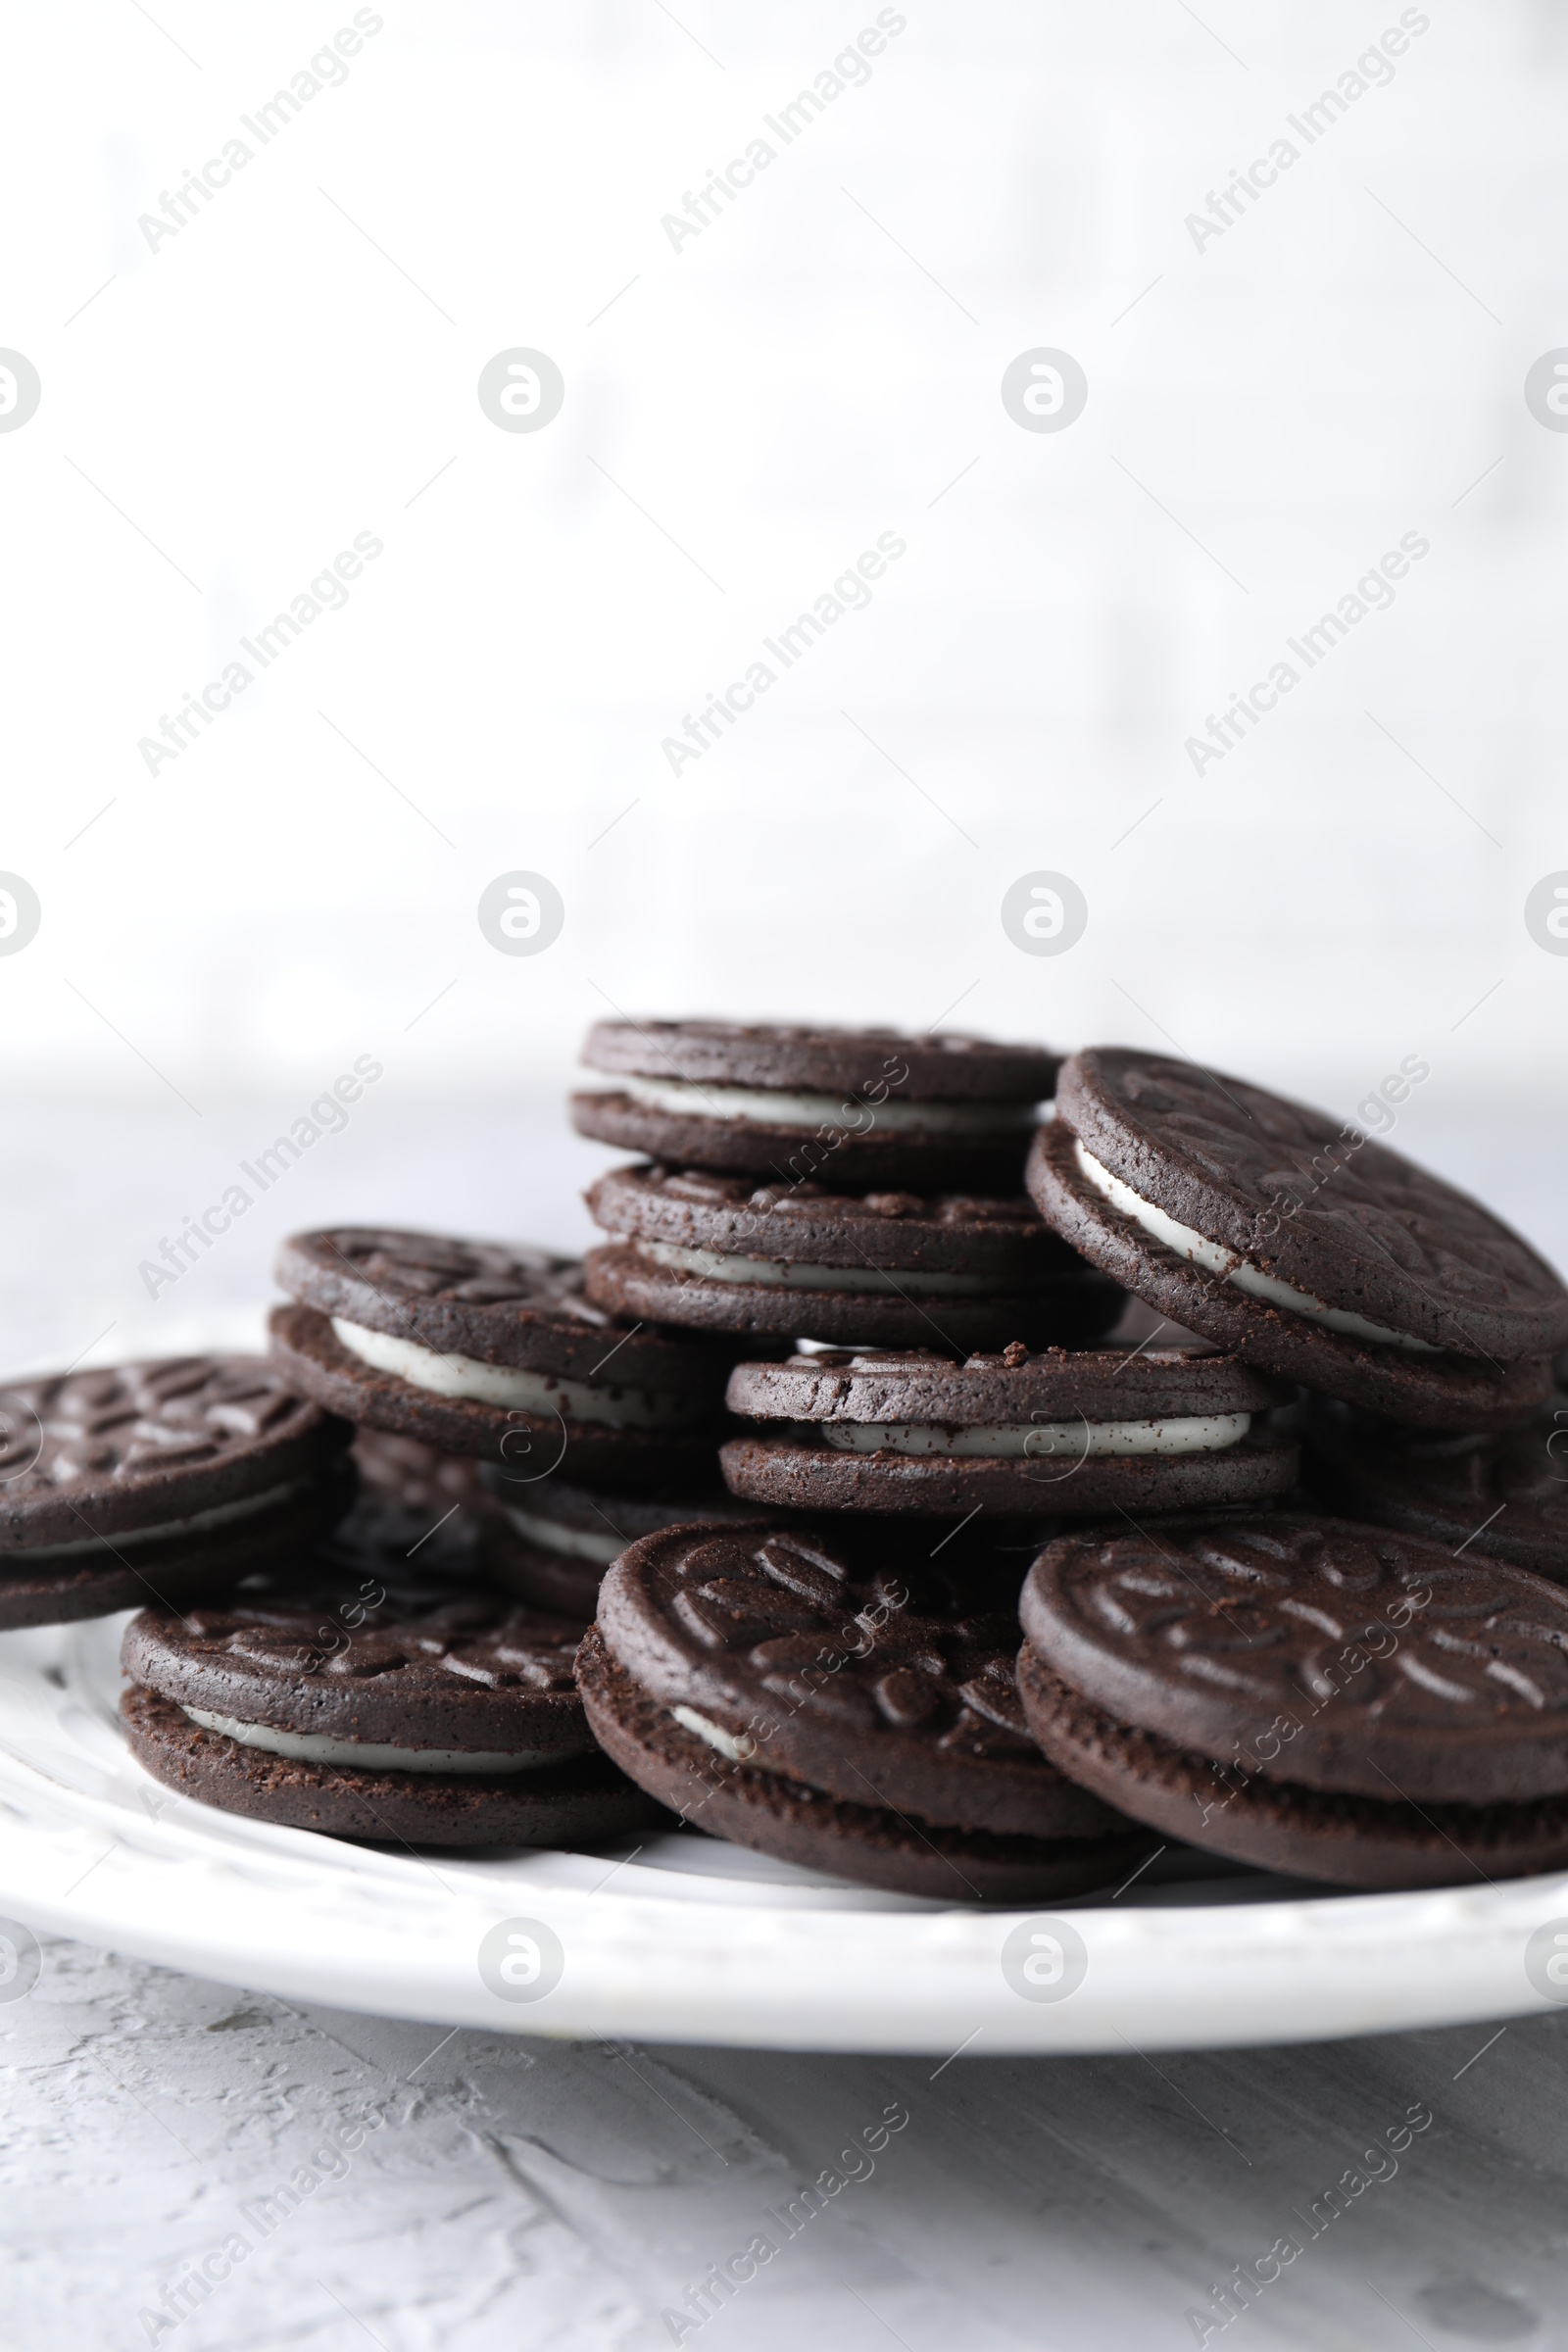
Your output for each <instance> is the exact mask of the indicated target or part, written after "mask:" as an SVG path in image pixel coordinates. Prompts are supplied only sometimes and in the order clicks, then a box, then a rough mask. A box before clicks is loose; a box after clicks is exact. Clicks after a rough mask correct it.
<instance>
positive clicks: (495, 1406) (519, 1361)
mask: <svg viewBox="0 0 1568 2352" xmlns="http://www.w3.org/2000/svg"><path fill="white" fill-rule="evenodd" d="M277 1279H278V1282H279V1284H280V1285H281V1287H282V1288H283V1289H284V1290H286V1291H288V1292H289V1293H290V1294H291V1296H292V1297H293V1298H294V1299H295V1300H296V1301H297V1302H298V1303H296V1304H295V1305H293V1306H284V1307H278V1308H276V1309H274V1311H273V1314H272V1318H271V1326H270V1329H271V1348H272V1356H273V1360H274V1362H275V1363H277V1365H278V1366H279V1367H280V1369H281V1370H282V1371H283V1373H284V1374H285V1376H286V1377H287V1379H288V1380H289V1381H290V1382H291V1383H292V1384H293V1385H294V1386H295V1387H297V1388H299V1389H301V1390H303V1391H304V1393H305V1394H306V1395H307V1396H309V1397H315V1398H317V1400H318V1401H319V1403H322V1404H325V1405H327V1406H328V1407H330V1409H331V1410H333V1411H334V1412H340V1413H345V1414H347V1415H349V1416H350V1418H351V1419H353V1420H356V1421H363V1422H368V1424H369V1425H370V1427H371V1428H373V1429H379V1430H384V1431H388V1432H391V1433H392V1434H394V1435H397V1436H401V1437H410V1438H417V1439H418V1440H419V1441H421V1443H423V1444H425V1445H428V1446H435V1447H437V1448H438V1449H440V1450H442V1451H444V1452H449V1453H463V1454H472V1455H476V1456H480V1457H483V1458H485V1459H488V1460H490V1461H492V1462H498V1463H500V1464H502V1465H503V1466H504V1467H505V1468H506V1469H507V1470H508V1472H509V1474H510V1475H511V1476H512V1477H513V1478H514V1479H515V1480H521V1479H524V1478H528V1477H546V1476H548V1475H549V1474H550V1473H551V1472H552V1471H553V1470H556V1469H560V1468H563V1467H564V1468H565V1469H566V1470H567V1471H568V1474H570V1473H575V1474H576V1475H577V1476H578V1477H581V1478H585V1479H589V1480H592V1481H595V1482H600V1481H602V1482H603V1483H605V1484H606V1485H625V1484H630V1485H633V1486H635V1485H638V1484H640V1483H643V1482H645V1481H646V1480H648V1479H650V1478H653V1479H659V1478H666V1477H669V1476H671V1475H676V1476H678V1475H680V1473H681V1471H682V1470H683V1468H685V1467H686V1466H687V1465H690V1466H691V1467H692V1468H693V1469H699V1468H703V1467H706V1466H707V1465H708V1464H709V1463H711V1460H712V1448H713V1446H714V1445H715V1444H716V1442H717V1435H718V1431H719V1429H720V1427H721V1422H720V1416H719V1409H718V1408H719V1393H720V1389H721V1386H722V1381H723V1370H724V1367H725V1365H726V1364H727V1363H728V1361H729V1358H728V1356H727V1354H724V1353H723V1352H721V1351H717V1350H715V1349H714V1348H712V1347H711V1345H708V1344H705V1343H703V1342H701V1341H685V1340H679V1339H671V1338H667V1337H666V1336H664V1335H663V1334H662V1333H660V1332H655V1331H648V1330H642V1331H638V1330H634V1329H632V1328H630V1327H628V1326H626V1325H623V1324H619V1323H616V1322H614V1321H613V1319H612V1318H611V1317H610V1316H608V1315H606V1314H604V1313H603V1312H602V1311H601V1310H600V1309H599V1308H598V1307H596V1306H592V1305H590V1304H589V1302H588V1300H587V1299H584V1297H583V1295H582V1271H581V1268H580V1266H579V1265H578V1264H577V1263H576V1261H575V1260H574V1259H571V1258H564V1257H557V1256H554V1255H552V1254H551V1253H550V1252H549V1251H546V1250H524V1249H515V1248H513V1247H511V1246H510V1245H506V1244H502V1243H493V1242H463V1241H452V1240H447V1239H443V1238H441V1237H438V1236H436V1235H433V1234H421V1233H393V1232H381V1231H377V1230H374V1229H368V1228H365V1227H360V1226H344V1227H338V1228H335V1229H332V1230H328V1231H325V1232H319V1233H303V1234H295V1235H294V1236H293V1237H292V1239H291V1240H289V1241H287V1242H285V1243H284V1245H283V1248H282V1250H281V1252H280V1253H279V1256H278V1262H277Z"/></svg>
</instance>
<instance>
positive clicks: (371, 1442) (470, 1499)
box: [348, 1429, 592, 1615]
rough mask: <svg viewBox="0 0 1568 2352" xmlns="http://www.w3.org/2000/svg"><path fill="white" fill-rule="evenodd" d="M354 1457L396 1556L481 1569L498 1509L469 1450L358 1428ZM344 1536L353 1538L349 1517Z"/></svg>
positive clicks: (461, 1570) (424, 1566)
mask: <svg viewBox="0 0 1568 2352" xmlns="http://www.w3.org/2000/svg"><path fill="white" fill-rule="evenodd" d="M353 1458H354V1465H355V1467H356V1469H357V1470H358V1471H359V1474H360V1479H361V1482H362V1485H363V1487H364V1489H365V1491H366V1500H367V1502H368V1504H369V1505H370V1506H371V1507H372V1508H373V1509H374V1511H375V1513H376V1515H377V1520H378V1523H379V1524H380V1526H381V1528H382V1529H383V1531H391V1530H394V1529H395V1531H396V1536H397V1538H398V1539H399V1549H400V1556H403V1557H412V1556H413V1555H414V1553H415V1552H417V1553H418V1558H419V1566H420V1569H421V1571H423V1572H424V1573H426V1574H428V1573H429V1571H430V1570H432V1569H434V1568H436V1567H440V1568H442V1569H443V1570H449V1571H453V1572H455V1573H457V1574H459V1575H471V1574H474V1573H478V1572H482V1571H481V1570H480V1560H479V1555H480V1551H481V1548H482V1545H483V1542H484V1539H485V1536H486V1534H487V1533H488V1532H489V1531H490V1530H492V1529H493V1528H494V1527H495V1526H496V1525H497V1524H498V1522H499V1520H500V1509H499V1506H498V1505H497V1503H496V1500H495V1497H494V1496H493V1495H491V1493H490V1491H489V1489H488V1488H487V1487H486V1486H485V1484H484V1480H483V1476H482V1469H481V1465H480V1464H479V1463H478V1462H476V1461H474V1460H473V1458H472V1456H471V1455H468V1454H462V1453H441V1452H438V1451H437V1449H436V1447H435V1446H425V1445H421V1444H420V1442H419V1440H418V1439H417V1438H399V1437H393V1436H391V1435H389V1434H388V1433H387V1432H385V1431H383V1430H378V1429H362V1430H361V1431H360V1432H359V1434H358V1435H357V1436H356V1438H355V1441H354V1446H353ZM348 1534H349V1538H350V1540H352V1536H353V1519H352V1517H351V1521H350V1526H349V1530H348ZM585 1614H586V1615H592V1611H591V1610H589V1611H587V1612H585Z"/></svg>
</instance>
